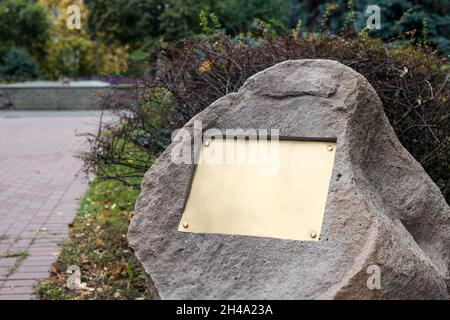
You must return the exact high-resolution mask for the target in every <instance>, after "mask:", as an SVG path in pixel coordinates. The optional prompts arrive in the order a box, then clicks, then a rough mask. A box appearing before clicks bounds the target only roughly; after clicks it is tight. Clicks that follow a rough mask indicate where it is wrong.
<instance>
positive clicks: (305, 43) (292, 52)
mask: <svg viewBox="0 0 450 320" xmlns="http://www.w3.org/2000/svg"><path fill="white" fill-rule="evenodd" d="M158 53H159V55H158V58H157V60H156V61H157V62H153V63H151V64H150V68H149V72H150V74H152V75H153V77H152V79H151V80H147V81H145V82H144V86H145V90H143V92H144V94H142V93H140V94H139V95H138V96H139V99H138V101H140V102H139V103H138V104H136V105H134V106H131V107H129V108H128V112H126V113H124V112H122V113H121V116H120V119H121V120H120V123H121V125H120V126H116V127H109V128H108V130H106V131H104V132H103V133H102V134H100V135H99V136H97V137H91V138H92V139H91V143H92V153H91V156H90V158H89V160H88V161H87V167H88V168H89V167H91V168H92V167H94V168H97V169H98V168H100V167H102V166H110V165H114V164H116V163H121V164H124V162H123V160H124V159H123V155H122V154H118V153H114V152H112V149H113V147H114V146H113V143H112V142H113V141H117V139H125V140H128V141H130V143H131V144H133V146H134V147H136V148H139V150H141V151H142V152H147V154H150V155H154V154H155V152H156V154H157V153H159V152H160V151H161V150H163V148H164V146H166V145H167V144H168V143H169V141H170V133H171V132H172V131H173V130H174V129H176V128H179V127H181V126H182V125H183V124H184V123H185V122H187V121H188V120H189V119H190V118H191V117H192V116H194V115H195V114H196V113H198V112H200V111H201V110H203V109H204V108H206V107H207V106H208V105H210V104H211V103H212V102H213V101H215V100H216V99H218V98H220V97H222V96H223V95H225V94H227V93H230V92H234V91H236V90H238V89H239V87H240V86H241V85H242V84H243V83H244V81H245V80H246V79H248V78H249V77H250V76H252V75H253V74H255V73H256V72H258V71H261V70H263V69H266V68H268V67H270V66H272V65H274V64H276V63H278V62H281V61H284V60H288V59H305V58H315V59H318V58H321V59H332V60H337V61H340V62H341V63H343V64H345V65H347V66H350V67H352V68H353V69H355V70H356V71H358V72H360V73H361V74H363V75H364V76H365V77H366V78H367V79H368V80H369V82H370V83H371V84H372V85H373V87H374V88H375V89H376V91H377V92H378V94H379V96H380V98H381V100H382V102H383V105H384V109H385V112H386V114H387V116H388V118H389V120H390V122H391V124H392V126H393V127H394V129H395V131H396V133H397V135H398V137H399V139H400V141H401V142H402V143H403V145H404V146H405V147H406V148H407V149H408V150H409V152H410V153H411V154H412V155H413V156H414V157H415V158H416V159H417V160H418V161H419V162H420V163H421V164H422V165H423V166H424V168H425V170H426V171H427V172H428V173H429V175H430V176H431V177H432V178H433V179H434V181H435V182H436V183H437V184H438V185H439V187H440V188H441V190H442V192H443V193H444V195H445V196H446V197H447V199H450V187H449V184H450V170H449V169H450V163H449V159H450V145H449V144H450V141H449V140H450V121H449V108H448V101H449V99H450V90H449V86H448V71H449V65H448V63H447V61H446V60H445V59H444V58H443V57H441V56H440V55H438V54H437V53H435V52H434V51H432V50H431V49H429V48H427V47H420V46H413V45H402V46H395V47H390V46H389V44H387V45H385V44H383V43H382V42H381V41H380V40H377V39H371V38H369V37H367V36H366V35H365V34H362V35H359V36H357V35H354V34H352V33H348V34H343V35H340V36H336V35H335V36H332V37H327V38H324V37H321V36H320V35H319V36H313V35H312V34H306V36H305V37H301V38H297V37H296V36H295V35H289V36H281V37H280V36H273V35H270V36H267V35H263V37H262V38H258V39H254V38H242V37H241V38H239V39H237V40H236V39H231V38H230V37H228V36H224V35H218V36H214V37H212V38H205V37H198V38H193V39H190V40H185V41H182V42H178V43H170V44H164V43H163V44H161V47H160V50H159V52H158ZM162 106H164V107H162ZM149 115H151V116H150V117H149ZM156 115H157V116H156ZM153 119H158V121H157V123H155V120H153ZM130 136H132V137H133V138H132V139H129V137H130ZM99 146H100V148H99ZM146 169H147V168H145V167H142V171H145V170H146ZM134 170H138V168H136V167H135V168H134Z"/></svg>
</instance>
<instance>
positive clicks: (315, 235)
mask: <svg viewBox="0 0 450 320" xmlns="http://www.w3.org/2000/svg"><path fill="white" fill-rule="evenodd" d="M316 237H317V233H315V232H314V231H313V232H311V238H313V239H315V238H316Z"/></svg>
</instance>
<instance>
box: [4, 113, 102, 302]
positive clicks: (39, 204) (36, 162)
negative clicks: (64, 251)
mask: <svg viewBox="0 0 450 320" xmlns="http://www.w3.org/2000/svg"><path fill="white" fill-rule="evenodd" d="M10 113H11V112H10ZM4 114H8V113H4V112H0V137H1V139H0V150H1V153H0V256H1V255H3V254H5V253H7V252H19V251H26V252H28V253H29V256H28V257H27V258H26V259H25V260H24V261H22V263H21V265H20V266H19V268H18V269H17V270H16V271H15V272H14V273H13V274H12V275H10V276H9V277H8V278H5V277H6V273H7V271H8V270H9V268H11V266H13V265H14V264H15V262H16V261H17V259H16V258H0V300H5V299H32V298H33V296H32V295H31V289H30V288H32V286H33V284H34V282H35V280H37V279H41V278H46V277H48V275H49V273H48V270H49V269H50V266H51V264H52V263H53V262H54V261H55V260H56V258H57V256H56V255H55V253H57V252H59V250H60V249H59V247H58V245H57V244H58V243H59V242H61V241H63V240H65V239H66V238H67V235H68V226H67V224H68V223H69V222H70V221H72V220H73V218H74V217H75V214H76V208H77V206H78V198H79V197H80V196H81V195H82V193H83V192H84V191H85V190H86V188H87V184H86V181H84V176H83V175H79V171H80V168H81V166H82V163H81V161H80V160H79V159H77V158H75V157H73V155H74V154H75V153H78V152H80V151H82V150H83V149H85V148H86V147H87V145H86V144H85V139H84V138H83V137H80V136H77V135H76V134H75V132H76V131H78V132H87V131H89V130H96V126H97V124H98V116H99V113H92V112H84V113H83V112H82V113H73V112H71V113H67V114H66V113H64V112H58V113H56V112H55V113H51V112H50V113H45V115H44V116H43V115H42V113H36V112H19V113H14V117H5V116H3V115H4ZM42 228H45V229H46V231H42V230H43V229H42ZM15 284H17V285H15ZM11 287H13V288H14V289H13V290H12V292H11V291H8V290H9V288H11ZM19 288H20V289H19Z"/></svg>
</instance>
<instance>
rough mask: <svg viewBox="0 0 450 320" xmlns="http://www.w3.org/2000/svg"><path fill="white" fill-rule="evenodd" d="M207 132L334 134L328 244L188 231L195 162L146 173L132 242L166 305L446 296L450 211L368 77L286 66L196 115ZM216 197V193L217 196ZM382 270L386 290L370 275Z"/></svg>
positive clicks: (325, 64)
mask: <svg viewBox="0 0 450 320" xmlns="http://www.w3.org/2000/svg"><path fill="white" fill-rule="evenodd" d="M194 119H196V120H201V121H202V122H203V129H204V130H206V129H208V128H218V129H221V130H224V129H226V128H266V129H270V128H279V129H280V134H281V135H283V136H295V137H336V138H337V148H336V157H335V164H334V168H333V173H332V178H331V183H330V188H329V193H328V200H327V205H326V211H325V217H324V223H323V227H322V232H321V239H320V241H318V242H314V241H289V240H278V239H270V238H259V237H248V236H233V235H222V234H194V233H184V232H178V231H177V228H178V224H179V221H180V219H181V214H182V207H183V201H184V199H185V197H186V190H187V185H188V184H189V181H190V174H191V170H192V165H176V164H173V163H171V161H170V152H171V150H172V148H173V147H174V145H175V144H174V143H173V144H172V145H170V146H169V147H168V148H167V150H166V151H165V152H164V153H163V154H162V155H161V156H160V158H159V159H158V161H157V162H156V163H155V164H154V166H153V167H152V168H151V169H150V170H149V171H148V172H147V174H146V176H145V179H144V183H143V185H142V192H141V195H140V198H139V200H138V202H137V206H136V215H135V216H134V218H133V220H132V222H131V226H130V229H129V234H128V238H129V241H130V244H131V246H132V247H133V248H134V250H135V253H136V256H137V257H138V259H139V260H140V261H141V263H142V264H143V266H144V268H145V270H146V272H147V274H148V276H149V277H148V278H149V284H150V286H151V287H152V289H153V290H155V292H156V293H157V294H158V295H159V297H160V298H162V299H178V298H181V299H203V298H209V299H218V298H220V299H253V298H256V299H448V298H449V294H448V288H447V286H446V283H447V284H448V283H449V282H448V276H449V271H448V267H449V252H450V208H449V207H448V205H447V204H446V202H445V200H444V198H443V196H442V194H441V193H440V191H439V189H438V188H437V186H436V185H435V184H434V183H433V182H432V180H431V179H430V178H429V177H428V175H427V174H426V173H425V171H424V170H423V168H422V167H421V166H420V164H419V163H417V162H416V161H415V160H414V158H413V157H412V156H411V155H410V154H409V153H408V152H407V151H406V150H405V149H404V148H403V146H402V145H401V144H400V142H399V141H398V140H397V138H396V136H395V134H394V131H393V129H392V127H391V126H390V125H389V123H388V120H387V118H386V116H385V114H384V112H383V109H382V105H381V102H380V100H379V98H378V96H377V94H376V92H375V90H374V89H373V88H372V87H371V86H370V84H369V83H368V82H367V80H366V79H365V78H364V77H363V76H362V75H360V74H359V73H357V72H355V71H354V70H352V69H351V68H349V67H346V66H344V65H342V64H340V63H338V62H335V61H330V60H297V61H286V62H283V63H280V64H277V65H275V66H274V67H271V68H269V69H266V70H264V71H262V72H260V73H258V74H256V75H254V76H253V77H251V78H250V79H248V80H247V82H246V83H245V84H244V85H243V86H242V88H241V89H240V90H239V92H237V93H231V94H228V95H227V96H225V97H223V98H221V99H219V100H217V101H216V102H214V103H213V104H212V105H211V106H210V107H208V108H207V109H206V110H204V111H203V112H201V113H199V114H198V115H197V116H196V117H195V118H193V119H192V120H191V121H190V122H189V123H188V124H186V127H185V128H188V129H189V130H192V127H193V120H194ZM214 192H217V190H211V193H214ZM374 264H376V265H378V266H379V267H380V270H381V289H379V290H370V289H368V287H367V279H368V278H369V277H370V274H368V273H367V268H368V267H369V266H371V265H374Z"/></svg>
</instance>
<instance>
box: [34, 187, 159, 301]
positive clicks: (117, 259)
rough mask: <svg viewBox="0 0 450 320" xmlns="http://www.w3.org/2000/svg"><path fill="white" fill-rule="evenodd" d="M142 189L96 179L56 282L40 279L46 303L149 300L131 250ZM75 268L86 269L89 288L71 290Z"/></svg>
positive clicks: (84, 199) (64, 250) (72, 230)
mask: <svg viewBox="0 0 450 320" xmlns="http://www.w3.org/2000/svg"><path fill="white" fill-rule="evenodd" d="M138 194H139V190H136V189H133V188H131V187H128V186H126V185H124V184H122V183H121V182H118V181H111V180H109V181H97V182H94V183H92V184H91V185H90V187H89V189H88V191H87V193H86V194H85V195H84V196H83V197H82V199H81V201H80V207H79V210H78V214H77V216H76V218H75V220H74V222H73V223H72V224H71V226H70V240H69V241H67V242H66V243H64V244H63V246H62V251H61V254H60V256H59V258H58V261H57V262H56V263H55V264H54V265H53V266H52V269H51V271H52V278H51V279H46V280H42V281H40V284H39V285H38V286H37V287H36V292H37V294H38V295H39V296H40V298H41V299H52V300H53V299H55V300H59V299H150V298H151V296H150V295H149V293H148V291H147V287H146V283H145V276H144V272H143V270H142V268H141V266H140V265H139V263H138V262H137V260H136V258H135V257H134V255H133V253H132V251H131V249H130V248H129V247H128V242H127V238H126V234H127V230H128V225H129V222H130V220H131V217H132V214H133V208H134V204H135V201H136V198H137V196H138ZM70 265H76V266H79V267H80V269H81V282H82V283H85V288H82V289H78V290H71V289H68V288H67V285H66V284H67V278H68V276H70V275H69V274H67V273H66V270H67V267H68V266H70Z"/></svg>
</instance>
